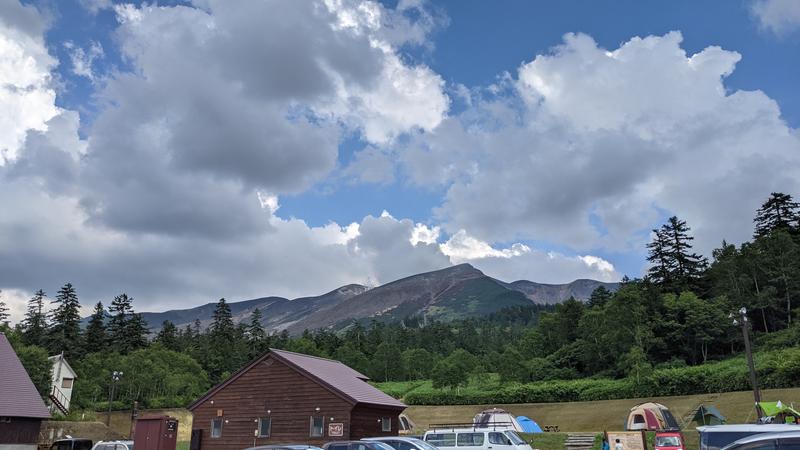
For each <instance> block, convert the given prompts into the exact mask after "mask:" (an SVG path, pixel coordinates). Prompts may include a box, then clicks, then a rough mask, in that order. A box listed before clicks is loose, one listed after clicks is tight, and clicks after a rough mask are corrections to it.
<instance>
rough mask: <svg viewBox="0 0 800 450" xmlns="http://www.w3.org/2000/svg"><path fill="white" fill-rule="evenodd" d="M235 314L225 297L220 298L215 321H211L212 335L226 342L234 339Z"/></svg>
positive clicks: (215, 312) (215, 310)
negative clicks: (232, 312)
mask: <svg viewBox="0 0 800 450" xmlns="http://www.w3.org/2000/svg"><path fill="white" fill-rule="evenodd" d="M233 335H234V328H233V315H232V314H231V307H230V305H228V303H227V302H226V301H225V299H224V298H221V299H219V302H217V307H216V308H215V309H214V321H213V322H211V336H212V337H213V338H214V339H217V340H221V341H224V342H231V341H233Z"/></svg>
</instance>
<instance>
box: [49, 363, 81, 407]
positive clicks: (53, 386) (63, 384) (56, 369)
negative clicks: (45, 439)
mask: <svg viewBox="0 0 800 450" xmlns="http://www.w3.org/2000/svg"><path fill="white" fill-rule="evenodd" d="M47 359H48V360H49V361H50V364H52V366H53V369H52V379H51V380H50V394H49V399H50V411H52V412H56V411H60V412H61V414H64V415H67V414H69V405H70V403H71V402H72V386H73V384H74V383H75V379H76V378H78V374H77V372H75V370H74V369H73V368H72V366H70V365H69V363H68V362H67V360H66V358H64V352H61V354H60V355H55V356H51V357H49V358H47Z"/></svg>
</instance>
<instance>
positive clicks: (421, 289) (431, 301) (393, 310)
mask: <svg viewBox="0 0 800 450" xmlns="http://www.w3.org/2000/svg"><path fill="white" fill-rule="evenodd" d="M530 303H531V302H530V300H528V299H527V298H526V297H525V296H524V295H523V294H522V293H520V292H518V291H514V290H511V289H508V288H506V287H504V286H503V284H502V282H500V281H497V280H495V279H494V278H491V277H488V276H486V275H484V274H483V272H481V271H480V270H478V269H476V268H474V267H472V266H470V265H469V264H460V265H457V266H452V267H448V268H446V269H441V270H436V271H433V272H427V273H421V274H418V275H412V276H410V277H407V278H403V279H400V280H397V281H393V282H391V283H387V284H384V285H382V286H379V287H376V288H374V289H370V290H368V291H366V292H364V293H362V294H359V295H356V296H354V297H351V298H349V299H347V300H344V301H342V302H341V303H339V305H337V307H336V309H334V310H331V311H316V312H314V313H312V314H310V315H309V316H308V317H306V318H305V319H304V320H303V321H302V322H298V323H295V324H293V325H291V326H290V327H289V328H288V329H289V331H290V332H295V333H296V332H300V331H303V329H306V328H307V329H316V328H324V327H330V326H335V325H340V324H342V323H347V322H349V321H351V320H353V319H362V318H376V319H380V320H387V321H391V320H401V319H403V318H406V317H409V316H418V317H419V316H422V317H424V318H426V319H438V320H453V319H459V318H465V317H475V316H481V315H485V314H489V313H492V312H496V311H499V310H501V309H503V308H506V307H509V306H516V305H530Z"/></svg>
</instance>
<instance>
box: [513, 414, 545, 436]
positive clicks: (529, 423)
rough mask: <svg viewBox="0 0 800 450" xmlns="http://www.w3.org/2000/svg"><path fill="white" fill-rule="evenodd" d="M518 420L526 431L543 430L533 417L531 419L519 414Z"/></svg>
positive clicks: (535, 431)
mask: <svg viewBox="0 0 800 450" xmlns="http://www.w3.org/2000/svg"><path fill="white" fill-rule="evenodd" d="M517 422H519V426H521V427H522V431H523V432H525V433H541V432H542V427H540V426H539V424H538V423H536V422H534V421H533V419H529V418H527V417H525V416H517Z"/></svg>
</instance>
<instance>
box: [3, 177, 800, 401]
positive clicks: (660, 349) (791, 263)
mask: <svg viewBox="0 0 800 450" xmlns="http://www.w3.org/2000/svg"><path fill="white" fill-rule="evenodd" d="M647 250H648V261H649V262H650V264H651V265H650V268H649V270H648V271H647V274H646V275H645V276H644V277H643V278H641V279H628V278H625V279H623V281H622V283H621V285H620V287H619V289H618V290H617V291H616V292H610V291H608V290H607V289H605V288H603V287H599V288H598V289H596V290H595V291H594V292H593V293H592V295H591V297H590V298H589V300H588V301H587V302H585V303H584V302H581V301H578V300H575V299H569V300H567V301H565V302H563V303H561V304H559V305H555V306H543V305H535V304H531V305H530V306H525V307H514V308H510V309H507V310H503V311H500V312H498V313H495V314H492V315H490V316H487V317H481V318H473V319H464V320H458V321H454V322H447V323H442V322H432V323H431V322H423V321H421V320H419V318H417V317H409V318H406V319H405V320H403V321H400V322H393V323H384V322H379V321H374V320H373V321H365V320H359V321H354V322H353V323H351V324H349V325H348V326H346V327H344V328H343V329H340V330H327V329H326V330H314V331H306V332H304V333H303V334H302V335H300V336H290V335H289V334H288V333H287V332H286V331H281V332H277V331H274V330H265V329H264V328H263V326H262V324H261V322H262V319H263V317H262V313H261V311H260V310H258V309H256V310H254V311H253V312H252V315H251V317H249V318H248V319H247V320H244V321H242V322H240V323H234V320H233V317H232V314H231V310H230V307H229V305H228V304H227V302H226V300H225V299H220V300H219V301H218V302H217V305H216V307H215V311H214V315H213V319H212V321H211V323H209V324H203V323H201V322H199V321H195V322H194V323H193V324H191V325H186V326H184V327H182V328H178V327H176V325H175V324H173V323H171V322H169V321H166V322H164V323H162V324H161V329H160V331H159V332H158V333H157V334H156V335H155V336H149V335H148V325H147V324H146V323H144V321H143V320H142V317H141V315H139V314H137V313H136V312H135V311H134V309H133V305H132V301H133V299H132V298H130V297H128V296H127V295H126V294H121V295H119V296H117V297H115V298H114V299H113V300H112V301H111V303H110V306H109V308H108V310H107V311H106V309H105V308H104V307H103V305H102V303H97V304H96V305H95V309H94V313H93V314H92V316H91V317H90V319H89V322H88V324H87V326H86V327H85V329H83V330H82V329H81V327H80V317H79V315H78V311H79V303H78V299H77V294H76V292H75V289H74V288H73V287H72V285H70V284H66V285H65V286H64V287H62V288H61V289H60V290H59V291H58V293H57V295H56V297H55V299H54V300H53V304H54V306H55V307H54V309H53V310H52V312H50V313H49V314H45V313H44V312H43V309H44V299H45V294H44V292H42V291H38V292H37V293H36V294H35V295H34V297H33V298H32V299H31V300H30V302H29V304H28V310H27V313H26V315H25V319H24V320H23V321H22V322H21V323H20V324H18V325H17V327H16V328H15V329H14V330H8V332H10V333H12V334H13V335H14V336H15V339H14V342H16V347H19V348H22V349H23V350H22V351H23V353H25V354H26V355H27V354H31V355H34V356H30V357H28V356H26V358H28V359H32V360H35V359H36V357H35V355H38V357H41V356H42V355H44V356H45V357H46V355H47V354H48V353H49V354H57V353H60V352H62V351H63V352H64V353H65V355H67V358H68V359H69V360H70V362H71V364H72V365H73V367H75V368H76V369H77V370H78V372H79V377H80V378H79V380H78V381H76V393H78V394H80V395H78V396H77V398H76V399H75V401H76V402H77V403H78V404H80V405H82V406H84V407H87V408H91V407H97V405H99V404H102V402H104V401H105V398H104V396H105V393H106V392H108V385H109V383H110V373H111V371H113V370H119V369H118V368H122V367H127V368H128V371H126V372H125V373H126V374H128V373H130V374H131V375H130V376H127V375H126V377H124V379H123V380H121V381H120V385H121V389H120V390H119V392H120V397H119V402H120V403H119V404H118V405H117V406H119V407H122V406H124V405H126V404H129V403H130V402H132V401H133V400H138V401H140V402H142V403H143V404H144V405H148V404H149V405H153V406H155V405H157V406H180V405H182V404H185V403H186V402H188V401H189V400H191V398H192V396H197V395H199V394H200V393H202V392H203V391H204V390H205V389H207V388H208V387H210V386H211V385H212V384H215V383H218V382H220V381H222V380H224V379H225V378H227V377H228V376H229V375H230V374H231V373H233V372H234V371H236V370H238V369H239V368H240V367H242V366H244V365H245V364H246V363H247V362H248V361H250V360H251V359H253V358H255V357H256V356H258V355H260V354H262V353H263V352H264V351H266V349H268V348H279V349H286V350H290V351H296V352H300V353H306V354H311V355H318V356H324V357H331V358H335V359H338V360H340V361H342V362H344V363H345V364H348V365H349V366H351V367H353V368H355V369H356V370H358V371H360V372H362V373H364V374H366V375H367V376H369V377H370V378H372V379H373V380H375V381H404V380H422V379H430V380H433V384H434V386H436V387H445V388H447V387H458V386H462V385H465V384H466V383H467V382H468V380H469V378H470V377H471V376H474V375H476V374H483V373H486V372H493V373H499V375H500V377H501V378H502V380H503V381H504V382H509V383H526V382H536V381H543V380H568V379H575V378H585V377H607V378H617V379H622V378H625V379H628V380H633V382H639V381H641V380H644V379H645V378H646V377H648V375H649V374H650V373H652V372H653V371H654V370H656V369H661V368H670V367H682V366H693V365H699V364H703V363H705V362H707V361H711V360H720V359H725V358H728V357H730V356H732V355H735V354H736V353H738V352H740V351H741V349H742V337H741V332H740V330H739V329H738V328H736V327H734V326H733V324H732V323H731V320H730V319H729V317H728V315H729V313H731V312H732V311H735V310H738V309H739V308H740V307H742V306H745V307H746V308H747V310H748V314H749V316H750V323H751V324H752V326H753V330H754V332H755V335H756V347H757V348H758V349H760V350H764V349H771V348H780V347H786V346H793V345H800V327H798V325H797V321H796V320H793V319H794V317H793V316H796V314H797V309H798V308H797V307H798V299H797V297H798V294H800V207H798V203H797V202H795V201H794V199H793V198H792V197H791V196H790V195H787V194H782V193H773V194H771V195H770V197H769V198H768V199H767V201H765V202H764V204H763V205H762V206H761V207H760V208H759V209H758V210H757V211H756V214H755V218H754V234H753V238H752V240H750V241H748V242H744V243H742V244H741V245H740V246H738V247H737V246H734V245H732V244H728V243H727V242H725V241H722V244H721V246H720V247H719V248H717V249H715V250H714V251H713V252H712V255H711V260H710V261H709V260H708V259H707V258H705V257H703V256H702V255H699V254H698V253H696V252H695V251H694V250H693V237H692V235H691V228H690V227H689V225H688V224H687V222H686V221H684V220H681V219H679V218H678V217H671V218H669V219H668V220H666V222H665V223H664V224H663V225H662V226H661V227H659V228H657V229H654V230H653V232H652V241H651V242H650V243H649V244H648V245H647ZM0 306H1V305H0ZM2 313H3V309H2V307H0V314H2ZM0 321H2V317H0ZM16 347H15V348H16ZM18 351H19V350H18ZM171 359H174V360H175V361H180V363H176V364H174V367H171V365H170V364H169V362H168V361H170V360H171ZM28 364H33V363H32V362H29V363H28ZM145 367H146V370H145V369H144V368H145ZM131 371H132V372H131ZM147 371H149V373H159V374H163V378H164V380H163V381H162V382H156V381H155V379H150V378H147V377H146V376H145V373H144V372H147ZM137 377H138V378H137ZM42 378H43V379H44V380H45V381H46V380H47V379H48V378H49V377H42ZM125 378H127V380H126V379H125ZM187 399H189V400H187ZM181 402H184V403H181Z"/></svg>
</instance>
